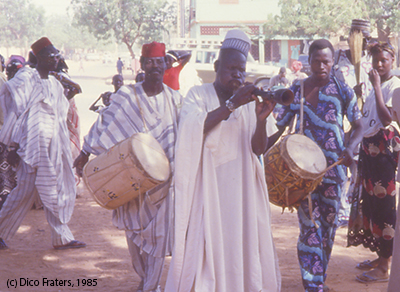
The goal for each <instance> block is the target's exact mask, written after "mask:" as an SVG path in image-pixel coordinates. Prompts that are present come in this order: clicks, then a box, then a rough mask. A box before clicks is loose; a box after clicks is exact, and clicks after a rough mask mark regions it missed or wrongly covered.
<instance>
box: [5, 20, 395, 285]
mask: <svg viewBox="0 0 400 292" xmlns="http://www.w3.org/2000/svg"><path fill="white" fill-rule="evenodd" d="M352 32H353V33H354V34H351V36H354V37H357V33H361V35H362V38H363V40H364V43H367V44H368V42H369V41H370V36H369V23H367V22H365V21H363V20H353V22H352ZM250 47H251V41H250V39H249V38H248V36H247V35H246V34H245V33H244V32H242V31H241V30H230V31H228V33H227V34H226V37H225V39H224V41H223V42H222V46H221V49H220V54H219V57H218V60H217V61H216V62H215V64H214V68H215V72H216V78H215V81H214V83H210V84H203V85H200V86H195V87H193V88H192V89H191V90H190V91H189V92H188V93H187V95H186V96H185V98H183V97H182V96H181V95H180V93H179V92H178V91H176V90H173V89H171V88H170V87H169V86H167V85H165V84H164V83H163V78H164V72H165V70H166V62H165V60H166V52H165V45H164V44H162V43H157V42H152V43H149V44H145V45H143V47H142V53H141V58H140V64H141V69H142V70H143V72H144V80H143V81H142V82H137V83H135V84H133V85H126V86H122V84H120V83H122V82H117V81H119V80H117V79H118V78H117V77H116V78H115V79H116V80H115V84H114V85H116V84H119V85H121V86H119V87H118V89H116V90H115V92H114V93H113V95H112V101H111V102H110V103H109V104H107V106H106V107H105V108H104V109H102V110H101V111H99V117H98V119H97V121H96V122H95V123H94V124H93V125H92V127H91V129H90V130H89V133H88V134H87V135H86V136H85V137H84V143H83V145H82V147H81V151H80V153H79V155H76V156H77V157H76V159H75V161H74V162H73V158H72V157H73V156H72V154H71V147H70V143H66V141H68V140H69V139H70V132H71V129H70V130H69V131H68V125H67V110H66V109H65V108H67V109H68V108H70V107H71V106H66V104H65V103H66V100H67V99H66V98H65V97H67V98H68V97H69V99H71V96H70V95H68V92H66V91H65V90H63V89H62V86H61V84H60V83H58V81H57V82H55V80H56V79H53V78H52V76H50V74H49V72H52V71H54V70H55V69H56V68H57V64H58V61H59V58H60V55H59V52H58V50H56V49H55V48H54V46H53V45H52V44H51V42H50V41H49V40H48V39H47V38H42V39H40V40H38V41H37V42H35V43H34V44H33V45H32V50H33V52H34V54H35V56H36V58H37V65H36V67H35V68H22V69H21V72H19V73H18V74H16V76H15V77H14V78H13V81H10V82H7V83H6V85H5V86H4V87H3V88H2V89H1V92H0V102H1V105H2V108H3V110H4V115H5V119H4V121H5V123H4V126H3V128H2V129H1V132H0V142H2V143H4V144H5V145H8V157H10V158H9V159H8V161H9V163H10V165H12V166H14V167H16V171H17V177H18V183H17V187H16V188H14V189H13V190H12V191H11V193H10V195H9V197H8V198H7V200H6V201H5V204H4V205H3V207H2V209H1V210H0V239H1V242H0V243H1V246H0V247H1V249H3V248H6V247H7V246H6V244H5V242H4V240H6V239H8V238H10V237H11V236H12V235H13V234H15V232H16V231H17V229H18V227H19V225H20V224H21V222H22V219H23V218H24V216H25V215H26V213H27V211H28V210H29V209H30V208H31V207H32V204H33V203H34V200H35V199H37V198H38V197H39V198H40V199H41V201H42V202H43V205H44V209H45V213H46V217H47V220H48V221H49V224H50V226H51V230H52V240H53V246H54V248H56V249H65V248H80V247H84V246H85V244H84V243H83V242H80V241H77V240H75V239H74V237H73V235H72V233H71V232H70V230H69V228H68V226H67V223H68V221H69V219H70V217H71V215H72V210H73V204H74V199H75V195H76V188H75V187H76V183H75V180H73V179H71V177H72V178H73V173H72V167H75V169H76V173H77V174H78V176H80V177H81V176H82V175H83V168H84V166H85V165H86V163H87V162H88V161H89V156H90V155H92V154H93V155H95V156H97V155H100V154H101V153H104V152H106V151H107V150H108V149H110V148H111V147H113V146H114V145H116V144H117V143H120V142H122V141H124V140H125V139H128V138H130V137H131V136H132V135H134V134H135V133H140V132H144V133H147V134H149V135H151V136H153V137H154V138H155V139H156V140H157V141H158V143H159V144H160V145H161V147H162V148H163V150H164V152H165V155H166V157H167V158H168V160H169V163H170V167H171V172H172V175H171V178H170V179H169V180H168V182H167V183H164V184H161V185H160V186H158V187H156V189H154V190H150V191H148V192H147V193H145V194H143V195H142V196H140V197H139V198H136V199H133V200H131V201H129V202H127V203H125V204H123V205H121V206H120V207H118V208H116V209H115V210H114V211H113V223H114V225H115V226H116V227H117V228H119V229H121V230H125V233H126V239H127V244H128V249H129V253H130V255H131V258H132V264H133V268H134V270H135V271H136V273H137V274H138V275H139V277H140V278H141V282H140V284H139V286H138V287H137V291H146V292H147V291H161V287H160V279H161V274H162V270H163V267H164V260H165V257H166V256H167V255H172V261H171V265H170V269H169V273H168V278H167V283H166V287H165V291H169V292H178V291H181V292H187V291H201V292H202V291H216V292H224V291H238V292H240V291H280V290H281V276H280V271H279V265H278V258H277V254H276V251H275V247H274V242H273V238H272V231H271V211H270V205H269V201H268V188H267V184H266V180H265V176H264V170H263V168H262V163H260V157H262V156H263V154H265V153H266V152H267V150H268V149H269V148H270V147H272V145H274V144H275V143H276V142H277V141H279V140H280V137H281V136H282V134H283V133H284V132H285V129H286V128H287V127H288V126H289V125H290V124H291V123H292V121H293V120H295V121H296V122H295V127H294V133H302V135H305V136H307V137H308V138H309V139H311V140H312V141H313V142H315V143H316V144H317V145H318V146H319V147H320V148H321V149H322V151H323V153H324V155H325V157H326V160H327V164H328V166H329V165H332V164H334V163H336V162H337V161H340V164H338V165H336V166H335V167H333V166H332V168H330V169H329V171H327V172H326V173H325V175H324V177H323V180H322V183H321V184H320V185H319V186H317V188H316V189H315V190H313V191H312V193H311V194H310V196H309V199H304V200H302V201H301V202H299V207H298V210H297V213H298V220H299V227H300V235H299V239H298V244H297V251H298V260H299V264H300V271H301V277H302V281H303V286H304V289H305V291H309V292H314V291H318V292H322V291H329V288H328V287H327V286H326V285H325V282H326V278H327V268H328V262H329V259H330V256H331V252H332V247H333V243H334V237H335V232H336V228H337V226H338V212H339V208H340V201H341V197H343V196H344V195H345V194H346V192H345V190H344V186H345V183H346V182H347V167H348V166H350V165H352V164H353V163H354V153H357V152H358V151H357V150H358V149H359V148H360V164H359V166H358V170H359V173H360V174H361V178H360V179H359V180H358V184H356V186H355V187H354V190H357V189H358V190H360V189H361V191H360V192H358V193H357V194H358V195H357V196H356V195H354V196H353V198H352V200H351V202H352V207H353V209H355V210H353V209H352V212H353V211H354V214H350V223H349V224H350V225H349V230H351V231H352V235H353V236H354V232H356V233H357V232H358V234H357V236H358V237H357V240H358V241H351V242H350V241H349V245H358V244H361V243H363V244H364V246H365V247H368V248H370V249H371V251H376V252H377V254H378V259H376V260H374V261H368V260H367V261H364V262H362V263H360V264H358V265H357V268H359V269H361V270H364V272H363V273H362V274H360V275H357V277H356V279H357V280H358V281H360V282H362V283H372V282H382V281H388V280H389V267H390V265H389V264H390V258H391V255H392V251H393V238H394V235H395V232H394V229H395V228H396V226H395V223H396V204H395V195H396V190H395V188H394V184H395V172H396V168H397V162H398V159H397V154H398V151H399V150H400V143H399V141H400V139H399V133H398V131H397V130H396V128H397V126H396V125H395V122H394V121H395V120H396V119H397V116H398V115H397V112H396V109H397V107H396V106H397V103H400V95H399V94H400V93H399V91H400V80H399V79H398V78H397V77H395V76H392V75H391V73H390V69H391V66H392V64H393V62H394V55H395V52H394V49H393V48H392V47H391V45H390V44H388V43H376V44H370V47H369V56H370V58H371V59H372V60H371V61H370V63H369V64H371V67H372V68H371V67H369V68H367V67H363V68H362V69H363V70H361V73H360V71H359V70H358V69H357V65H354V64H353V63H352V59H351V52H350V56H349V55H348V59H349V60H350V61H349V63H348V64H345V65H343V64H341V63H337V62H336V60H335V56H337V54H335V51H334V48H333V46H332V44H331V43H330V42H329V41H328V40H325V39H319V40H315V41H313V43H312V44H311V46H310V48H309V63H310V66H311V71H312V73H311V75H310V76H309V77H307V78H305V79H301V80H300V79H299V80H296V82H294V83H293V85H292V87H291V88H290V89H291V90H292V91H293V93H294V100H293V102H292V103H291V104H289V105H281V106H279V107H276V108H275V105H276V100H274V99H270V98H265V99H262V98H261V99H260V98H258V97H257V96H256V94H255V93H256V92H257V88H256V87H255V86H254V85H253V84H252V83H248V82H245V77H246V62H247V55H248V52H249V50H250ZM360 51H361V50H360ZM353 54H354V51H353ZM345 66H347V67H346V68H347V69H345ZM346 70H347V71H346ZM357 70H358V71H357ZM337 72H341V73H343V72H344V74H342V75H341V76H339V74H337ZM357 72H358V73H357ZM346 74H347V75H346ZM360 74H367V76H368V77H367V78H366V79H362V80H364V83H362V82H360V81H359V78H358V80H357V82H356V83H355V84H349V83H348V82H347V80H346V78H345V77H347V76H348V75H351V76H356V75H358V76H359V75H360ZM116 76H119V75H116ZM364 78H365V76H364ZM58 80H60V78H58ZM60 81H61V80H60ZM113 82H114V80H113ZM367 82H370V84H368V85H367V84H366V83H367ZM63 85H64V88H65V86H66V84H63ZM371 85H372V86H371ZM21 87H24V90H22V91H21V90H20V88H21ZM353 87H354V88H353ZM366 88H372V89H371V90H369V92H366V91H365V90H366ZM79 90H80V88H79ZM355 92H356V93H357V94H358V95H359V96H362V95H364V98H363V99H362V98H361V99H362V101H363V103H359V102H358V99H360V98H358V97H357V94H356V93H355ZM75 94H76V93H75ZM71 95H72V94H71ZM398 95H399V96H398ZM72 96H73V95H72ZM61 97H63V99H62V98H61ZM396 100H399V101H398V102H397V103H396ZM67 104H68V103H67ZM359 105H363V115H362V114H361V111H360V107H361V106H359ZM64 107H65V108H64ZM399 109H400V107H399ZM273 111H275V113H274V115H271V113H272V112H273ZM274 116H275V117H276V119H275V117H274ZM296 117H297V119H295V118H296ZM345 117H346V118H347V121H348V122H349V123H350V125H351V129H350V131H349V133H348V137H349V138H347V139H345V129H344V118H345ZM359 145H361V147H360V146H359ZM72 162H73V163H72ZM21 182H22V183H21ZM353 193H356V192H353ZM289 195H290V194H289ZM361 202H363V203H362V204H361ZM347 208H350V207H349V206H348V207H347ZM360 210H361V212H359V211H360ZM382 210H383V211H382ZM360 213H361V214H362V215H363V218H362V219H360V218H358V217H356V214H360ZM352 216H353V217H352ZM352 218H353V220H352ZM360 220H361V222H362V223H361V227H360ZM357 224H358V225H357ZM357 228H358V229H357ZM355 230H356V231H355ZM361 231H362V232H361ZM361 233H362V234H361ZM349 236H350V235H349ZM394 265H395V263H394ZM393 274H394V273H393V269H392V275H393ZM392 278H394V277H392ZM396 280H397V279H393V280H391V283H390V285H389V289H393V290H389V291H395V288H390V287H397V286H396V283H395V282H394V281H396ZM392 282H393V283H392Z"/></svg>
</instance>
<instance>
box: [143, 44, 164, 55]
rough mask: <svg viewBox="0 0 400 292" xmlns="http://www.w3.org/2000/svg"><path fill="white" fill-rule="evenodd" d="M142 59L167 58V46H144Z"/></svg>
mask: <svg viewBox="0 0 400 292" xmlns="http://www.w3.org/2000/svg"><path fill="white" fill-rule="evenodd" d="M142 57H145V58H154V57H165V44H163V43H157V42H152V43H150V44H144V45H143V47H142Z"/></svg>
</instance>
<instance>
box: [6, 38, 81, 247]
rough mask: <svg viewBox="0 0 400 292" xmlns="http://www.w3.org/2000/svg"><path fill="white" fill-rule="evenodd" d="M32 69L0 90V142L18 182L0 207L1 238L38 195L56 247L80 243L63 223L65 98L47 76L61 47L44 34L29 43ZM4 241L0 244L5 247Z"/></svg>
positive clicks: (67, 151) (70, 205)
mask: <svg viewBox="0 0 400 292" xmlns="http://www.w3.org/2000/svg"><path fill="white" fill-rule="evenodd" d="M32 51H33V52H34V54H35V55H36V57H37V60H38V64H37V67H36V69H32V68H29V67H25V68H22V69H20V71H19V72H18V74H17V75H16V76H15V77H14V78H13V79H12V80H10V81H9V82H7V83H6V84H5V85H4V87H3V88H2V90H1V93H0V101H1V106H2V108H3V109H4V113H5V119H4V125H3V128H2V129H1V132H0V141H1V142H2V143H4V144H5V145H8V147H9V151H10V154H9V156H8V159H10V160H9V162H10V164H11V165H14V166H17V169H16V172H17V177H18V182H17V186H16V187H15V188H14V189H13V190H12V191H11V193H10V195H9V196H8V198H7V200H6V202H5V203H4V205H3V208H2V209H1V211H0V241H3V239H8V238H10V237H11V236H13V235H14V234H15V233H16V232H17V230H18V228H19V226H20V225H21V223H22V220H23V219H24V217H25V215H26V214H27V212H28V211H29V210H30V209H31V208H32V205H33V203H34V201H35V199H37V196H39V197H40V199H41V201H42V202H43V205H44V211H45V215H46V218H47V221H48V223H49V225H50V228H51V237H52V243H53V247H54V248H55V249H66V248H79V247H84V246H86V244H85V243H84V242H80V241H77V240H75V239H74V236H73V235H72V233H71V230H70V229H69V227H68V225H67V223H68V222H69V220H70V218H71V215H72V212H73V209H74V204H75V197H76V189H75V181H74V174H73V171H72V157H71V148H70V144H69V133H68V128H67V111H68V101H67V100H66V99H65V97H64V95H63V88H62V86H61V84H60V83H59V82H58V81H57V80H56V79H55V78H54V77H53V76H49V71H51V70H54V69H55V67H56V66H57V63H58V60H59V51H58V50H57V49H56V48H54V46H53V45H52V44H51V42H50V41H49V40H48V39H47V38H45V37H43V38H41V39H39V40H38V41H36V42H35V43H34V44H33V45H32ZM6 247H7V246H6V245H5V244H1V245H0V249H4V248H6Z"/></svg>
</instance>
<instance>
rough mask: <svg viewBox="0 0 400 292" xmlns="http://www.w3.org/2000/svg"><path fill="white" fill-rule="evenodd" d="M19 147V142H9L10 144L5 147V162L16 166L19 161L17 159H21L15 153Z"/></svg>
mask: <svg viewBox="0 0 400 292" xmlns="http://www.w3.org/2000/svg"><path fill="white" fill-rule="evenodd" d="M18 149H19V144H18V143H15V142H12V143H11V144H10V146H8V149H7V152H8V153H7V162H8V163H9V164H10V165H11V166H13V167H16V166H17V165H18V163H19V161H20V160H21V158H20V157H19V155H18V154H17V151H18Z"/></svg>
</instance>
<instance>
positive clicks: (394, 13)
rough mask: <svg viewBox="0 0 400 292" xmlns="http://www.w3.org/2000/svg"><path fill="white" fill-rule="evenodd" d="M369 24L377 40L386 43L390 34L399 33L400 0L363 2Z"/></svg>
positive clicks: (366, 0)
mask: <svg viewBox="0 0 400 292" xmlns="http://www.w3.org/2000/svg"><path fill="white" fill-rule="evenodd" d="M364 1H365V7H366V10H367V12H368V15H369V19H370V20H371V24H372V25H375V27H376V28H377V29H378V38H379V40H382V41H387V40H388V38H389V35H390V34H391V33H392V32H398V31H400V0H364Z"/></svg>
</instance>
